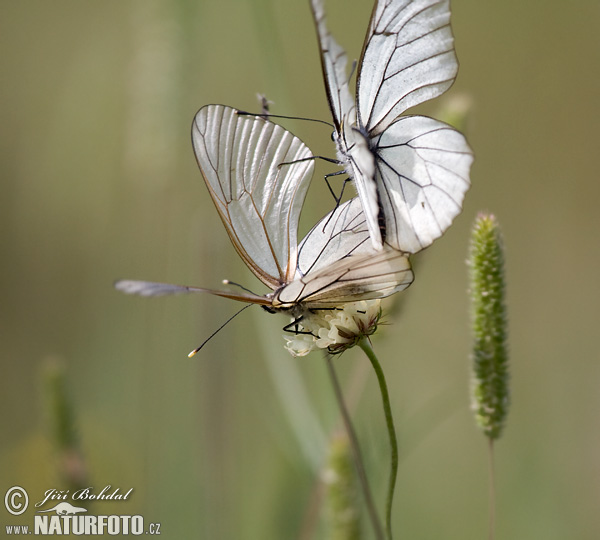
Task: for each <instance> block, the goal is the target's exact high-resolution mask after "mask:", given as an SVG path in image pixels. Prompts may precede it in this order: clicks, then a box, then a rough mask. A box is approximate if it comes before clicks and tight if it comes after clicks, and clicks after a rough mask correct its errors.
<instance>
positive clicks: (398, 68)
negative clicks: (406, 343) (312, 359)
mask: <svg viewBox="0 0 600 540" xmlns="http://www.w3.org/2000/svg"><path fill="white" fill-rule="evenodd" d="M311 7H312V12H313V16H314V20H315V24H316V27H317V34H318V38H319V45H320V49H321V62H322V67H323V76H324V79H325V87H326V90H327V95H328V98H329V106H330V108H331V112H332V115H333V123H334V128H335V131H334V140H335V143H336V146H337V155H338V160H339V162H340V165H341V166H343V167H344V171H345V173H346V174H347V175H348V176H349V177H350V178H351V179H353V180H354V185H355V187H356V190H357V192H358V197H356V198H354V199H352V200H350V201H348V202H346V203H344V204H341V205H338V206H337V207H336V208H335V209H334V210H333V211H332V212H330V213H329V214H328V215H326V216H325V217H324V218H323V219H322V220H321V221H319V222H318V223H317V224H316V225H315V226H314V227H313V229H312V230H311V231H310V232H309V233H308V234H307V235H306V237H305V238H304V239H303V240H302V242H301V243H300V244H299V245H298V243H297V229H298V220H299V217H300V211H301V209H302V205H303V202H304V199H305V196H306V192H307V189H308V185H309V183H310V180H311V177H312V173H313V168H314V157H313V155H312V153H311V151H310V150H309V149H308V147H307V146H306V145H305V144H304V143H303V142H302V141H301V140H300V139H298V138H297V137H295V136H294V135H292V134H291V133H290V132H288V131H286V130H285V129H283V128H282V127H281V126H279V125H276V124H274V123H272V122H270V121H268V120H266V119H264V118H263V117H260V116H250V115H247V114H239V111H237V110H235V109H232V108H230V107H225V106H222V105H208V106H206V107H203V108H202V109H200V111H199V112H198V113H197V114H196V117H195V119H194V123H193V127H192V141H193V145H194V151H195V153H196V159H197V161H198V165H199V166H200V169H201V171H202V173H203V175H204V179H205V181H206V185H207V187H208V190H209V192H210V195H211V197H212V199H213V202H214V203H215V206H216V207H217V210H218V212H219V215H220V216H221V219H222V221H223V224H224V225H225V228H226V229H227V233H228V234H229V237H230V238H231V241H232V243H233V245H234V247H235V249H236V250H237V252H238V253H239V255H240V256H241V257H242V259H243V260H244V262H245V263H246V265H247V266H248V267H249V268H250V270H252V272H253V273H254V274H255V275H256V276H257V277H258V278H259V279H260V280H261V281H262V282H263V283H264V284H265V285H267V286H268V287H269V288H270V289H271V290H272V292H271V293H269V294H266V295H265V296H260V295H256V294H253V293H250V292H239V293H236V292H226V291H214V290H208V289H200V288H196V287H185V286H177V285H168V284H163V283H153V282H147V281H129V280H124V281H119V282H117V284H116V287H117V288H118V289H119V290H121V291H124V292H126V293H133V294H140V295H144V296H156V295H162V294H174V293H187V292H208V293H211V294H216V295H219V296H223V297H226V298H231V299H234V300H240V301H243V302H249V303H254V304H259V305H262V306H264V307H265V308H266V309H267V310H268V311H272V312H273V311H281V312H287V313H289V314H290V315H291V316H293V317H294V319H295V320H296V321H299V320H300V319H301V317H302V315H303V314H305V313H306V312H307V311H308V310H318V309H328V308H329V309H331V308H334V307H338V306H340V304H344V303H348V302H355V301H358V300H367V299H375V298H383V297H385V296H389V295H390V294H392V293H394V292H397V291H400V290H402V289H404V288H406V287H408V285H410V283H411V282H412V279H413V275H412V271H411V269H410V263H409V260H408V255H409V254H411V253H416V252H417V251H420V250H421V249H423V248H425V247H427V246H428V245H430V244H431V243H432V242H433V241H434V240H435V239H436V238H438V237H440V236H441V235H442V234H443V233H444V231H445V230H446V229H447V228H448V227H449V226H450V224H451V222H452V220H453V219H454V217H456V216H457V215H458V214H459V213H460V211H461V208H462V201H463V198H464V195H465V192H466V191H467V189H468V188H469V168H470V165H471V162H472V159H473V158H472V154H471V151H470V149H469V146H468V145H467V143H466V141H465V139H464V137H463V136H462V135H461V134H460V133H458V132H457V131H455V130H454V129H452V128H451V127H449V126H448V125H446V124H443V123H441V122H438V121H436V120H433V119H431V118H427V117H424V116H400V114H401V113H403V112H404V111H405V110H406V109H408V108H409V107H412V106H415V105H417V104H419V103H422V102H424V101H427V100H429V99H432V98H434V97H437V96H439V95H440V94H442V93H443V92H445V91H446V90H447V89H448V88H449V87H450V86H451V84H452V83H453V82H454V79H455V77H456V73H457V70H458V64H457V60H456V55H455V53H454V46H453V37H452V32H451V30H450V8H449V1H447V0H446V1H441V2H440V1H438V0H413V1H410V0H378V1H377V2H376V4H375V7H374V10H373V13H372V16H371V21H370V24H369V29H368V32H367V36H366V40H365V44H364V47H363V53H362V57H361V60H360V62H359V65H358V73H357V81H356V99H355V100H354V99H353V98H352V96H351V94H350V91H349V88H348V75H347V71H346V63H347V60H346V54H345V52H344V51H343V49H342V48H341V47H340V46H339V45H338V44H337V42H336V41H335V40H334V39H333V38H332V36H331V35H330V34H329V32H328V30H327V27H326V24H325V15H324V10H323V5H322V2H321V0H311Z"/></svg>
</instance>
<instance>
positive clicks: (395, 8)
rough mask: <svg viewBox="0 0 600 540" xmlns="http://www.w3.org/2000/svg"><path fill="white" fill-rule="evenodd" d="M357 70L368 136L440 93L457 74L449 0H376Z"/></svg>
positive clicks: (361, 115) (360, 111)
mask: <svg viewBox="0 0 600 540" xmlns="http://www.w3.org/2000/svg"><path fill="white" fill-rule="evenodd" d="M358 69H359V71H358V75H357V83H356V84H357V88H356V99H357V103H358V114H359V121H360V123H361V125H362V126H364V128H365V129H366V130H367V132H368V133H369V134H370V135H371V136H373V135H376V134H377V133H380V132H382V131H383V130H385V129H386V128H387V127H388V126H389V125H390V124H391V123H392V121H393V120H394V119H395V118H397V117H398V116H399V115H400V114H402V113H403V112H404V111H406V110H407V109H409V108H410V107H414V106H415V105H418V104H419V103H423V102H425V101H428V100H430V99H433V98H435V97H437V96H439V95H441V94H443V93H444V92H445V91H446V90H448V88H450V86H452V83H453V82H454V79H455V78H456V74H457V72H458V61H457V59H456V54H455V52H454V38H453V36H452V30H451V29H450V1H449V0H443V1H439V0H379V1H378V2H377V3H376V4H375V9H374V11H373V14H372V16H371V21H370V23H369V29H368V31H367V36H366V39H365V44H364V46H363V54H362V58H361V62H360V65H359V68H358Z"/></svg>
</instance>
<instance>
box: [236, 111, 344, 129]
mask: <svg viewBox="0 0 600 540" xmlns="http://www.w3.org/2000/svg"><path fill="white" fill-rule="evenodd" d="M236 113H237V114H238V115H240V116H259V117H261V118H281V119H283V120H305V121H307V122H318V123H319V124H325V125H326V126H329V127H330V128H332V129H333V128H334V126H333V124H332V123H331V122H327V121H325V120H319V119H318V118H304V117H303V116H282V115H280V114H271V113H269V112H267V113H265V112H263V113H261V114H256V113H251V112H248V111H239V110H238V111H236Z"/></svg>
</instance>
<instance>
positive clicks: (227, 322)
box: [188, 304, 252, 358]
mask: <svg viewBox="0 0 600 540" xmlns="http://www.w3.org/2000/svg"><path fill="white" fill-rule="evenodd" d="M251 305H252V304H248V305H246V306H244V307H243V308H242V309H240V310H239V311H238V312H237V313H234V314H233V315H232V316H231V317H229V319H227V320H226V321H225V322H224V323H223V324H222V325H221V326H219V328H217V329H216V330H215V331H214V332H213V333H212V334H211V335H210V336H208V337H207V338H206V339H205V340H204V341H203V342H202V345H200V347H196V348H195V349H194V350H193V351H192V352H191V353H190V354H188V358H191V357H192V356H194V355H195V354H196V353H197V352H198V351H199V350H200V349H202V347H204V345H206V344H207V343H208V342H209V341H210V340H211V339H212V338H214V337H215V336H216V335H217V334H218V333H219V332H220V331H221V330H223V328H225V326H227V325H228V324H229V323H230V322H231V321H232V320H233V319H235V318H236V317H237V316H238V315H239V314H240V313H241V312H242V311H244V310H245V309H248V308H249V307H250V306H251Z"/></svg>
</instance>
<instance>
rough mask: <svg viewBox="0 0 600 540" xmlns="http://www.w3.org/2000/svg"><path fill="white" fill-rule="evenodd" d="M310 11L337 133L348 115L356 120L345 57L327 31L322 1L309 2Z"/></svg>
mask: <svg viewBox="0 0 600 540" xmlns="http://www.w3.org/2000/svg"><path fill="white" fill-rule="evenodd" d="M311 9H312V13H313V18H314V21H315V26H316V27H317V37H318V41H319V50H320V53H321V65H322V68H323V78H324V79H325V90H326V92H327V97H328V99H329V107H330V109H331V114H332V115H333V122H334V124H335V127H336V130H337V132H338V133H339V131H340V129H341V123H342V120H344V121H346V117H347V116H348V115H351V116H352V118H351V119H352V121H353V122H354V121H355V119H356V107H355V104H354V100H353V99H352V95H351V93H350V90H349V88H348V73H347V70H346V64H347V57H346V53H345V51H344V49H342V47H341V46H340V45H339V44H338V43H337V42H336V41H335V39H334V38H333V36H332V35H331V34H330V33H329V30H327V25H326V22H325V9H324V7H323V2H322V0H311Z"/></svg>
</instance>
